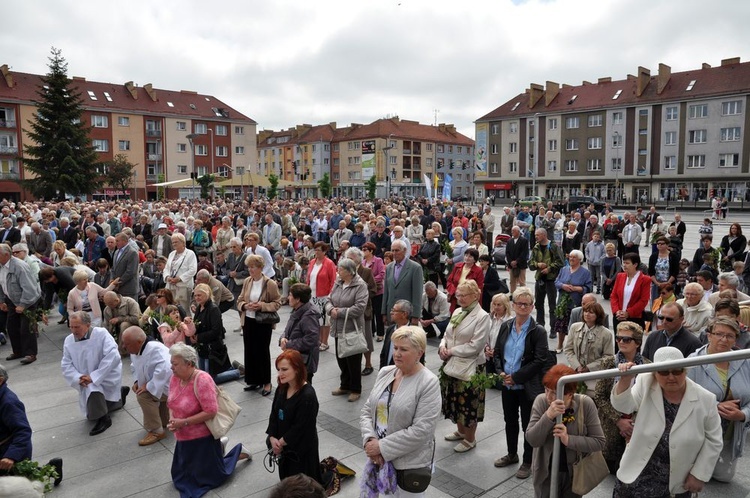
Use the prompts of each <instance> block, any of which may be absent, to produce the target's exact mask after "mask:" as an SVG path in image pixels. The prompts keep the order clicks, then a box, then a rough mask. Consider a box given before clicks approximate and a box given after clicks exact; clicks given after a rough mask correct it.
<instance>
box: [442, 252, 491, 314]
mask: <svg viewBox="0 0 750 498" xmlns="http://www.w3.org/2000/svg"><path fill="white" fill-rule="evenodd" d="M477 261H479V251H477V250H476V249H474V248H469V249H466V251H464V262H463V263H457V264H456V266H454V267H453V271H451V274H450V275H448V284H447V286H446V288H445V290H446V291H447V292H448V300H449V301H450V303H451V313H453V310H455V309H456V288H458V284H460V283H463V282H464V281H465V280H473V281H475V282H476V283H477V286H479V295H480V296H481V295H482V286H484V272H483V271H482V267H481V266H479V265H478V264H476V263H477Z"/></svg>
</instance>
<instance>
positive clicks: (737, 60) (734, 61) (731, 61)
mask: <svg viewBox="0 0 750 498" xmlns="http://www.w3.org/2000/svg"><path fill="white" fill-rule="evenodd" d="M739 63H740V58H739V57H732V58H731V59H723V60H722V61H721V65H722V66H731V65H732V64H739Z"/></svg>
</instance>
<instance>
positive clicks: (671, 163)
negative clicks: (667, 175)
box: [664, 156, 677, 169]
mask: <svg viewBox="0 0 750 498" xmlns="http://www.w3.org/2000/svg"><path fill="white" fill-rule="evenodd" d="M664 169H677V156H664Z"/></svg>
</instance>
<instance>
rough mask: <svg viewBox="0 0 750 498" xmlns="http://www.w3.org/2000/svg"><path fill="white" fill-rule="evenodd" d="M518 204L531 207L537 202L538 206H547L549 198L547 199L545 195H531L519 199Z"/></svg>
mask: <svg viewBox="0 0 750 498" xmlns="http://www.w3.org/2000/svg"><path fill="white" fill-rule="evenodd" d="M518 204H519V205H521V206H524V207H526V206H528V207H531V206H533V205H534V204H536V205H537V206H546V205H547V199H545V198H544V197H539V196H538V195H529V196H527V197H522V198H521V199H520V200H519V201H518Z"/></svg>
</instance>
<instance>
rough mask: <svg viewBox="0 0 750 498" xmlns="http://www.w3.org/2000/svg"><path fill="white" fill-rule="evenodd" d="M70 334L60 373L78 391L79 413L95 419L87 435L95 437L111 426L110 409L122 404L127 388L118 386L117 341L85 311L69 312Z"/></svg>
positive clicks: (119, 368) (118, 362) (66, 342)
mask: <svg viewBox="0 0 750 498" xmlns="http://www.w3.org/2000/svg"><path fill="white" fill-rule="evenodd" d="M69 327H70V331H71V332H72V334H70V335H69V336H68V337H66V338H65V343H64V344H63V358H62V364H61V366H62V373H63V377H65V380H66V381H67V382H68V385H69V386H70V387H72V388H73V389H75V390H76V391H78V396H79V406H80V408H81V412H82V413H83V415H84V416H85V417H86V418H87V419H88V420H96V425H94V428H93V429H91V431H90V432H89V435H91V436H96V435H97V434H101V433H102V432H104V431H106V430H107V429H109V427H110V426H111V425H112V419H111V418H110V416H109V414H110V412H113V411H115V410H119V409H120V408H122V407H123V405H125V398H126V397H127V395H128V393H129V392H130V388H129V387H121V382H122V360H120V352H119V351H118V350H117V343H116V342H115V340H114V338H113V337H112V336H111V335H110V333H109V332H107V329H104V328H101V327H92V326H91V316H89V314H88V313H86V312H85V311H76V312H74V313H71V314H70V325H69Z"/></svg>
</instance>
